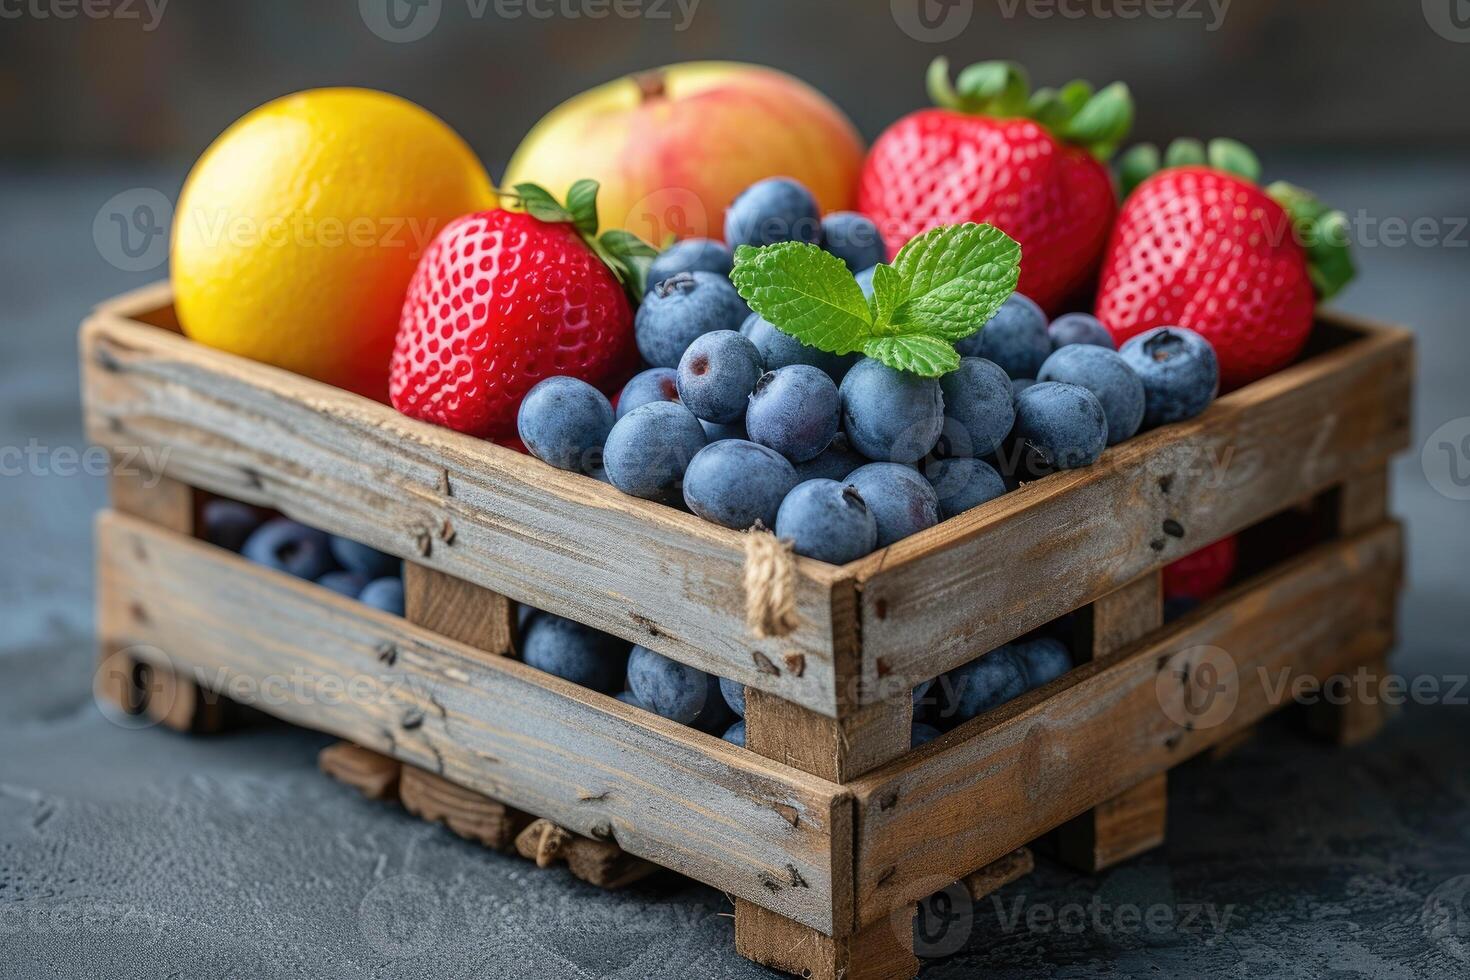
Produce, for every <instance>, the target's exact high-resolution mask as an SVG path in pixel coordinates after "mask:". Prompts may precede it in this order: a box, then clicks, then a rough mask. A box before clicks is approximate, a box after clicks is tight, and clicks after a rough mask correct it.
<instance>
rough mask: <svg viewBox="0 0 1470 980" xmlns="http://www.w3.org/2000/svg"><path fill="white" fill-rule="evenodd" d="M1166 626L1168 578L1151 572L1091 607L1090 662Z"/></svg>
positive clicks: (1156, 572) (1158, 572)
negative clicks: (1165, 595) (1165, 588)
mask: <svg viewBox="0 0 1470 980" xmlns="http://www.w3.org/2000/svg"><path fill="white" fill-rule="evenodd" d="M1163 623H1164V576H1163V573H1162V572H1160V571H1157V570H1156V571H1152V572H1147V573H1145V574H1143V575H1140V576H1139V577H1138V578H1136V579H1134V580H1133V581H1132V582H1129V583H1128V584H1127V585H1125V586H1123V587H1122V588H1120V589H1117V590H1115V591H1113V592H1109V593H1108V594H1107V595H1105V596H1103V597H1102V598H1100V599H1098V600H1097V601H1096V602H1094V603H1093V604H1092V607H1091V633H1092V637H1091V642H1090V643H1089V644H1088V645H1087V646H1088V650H1089V651H1090V654H1091V655H1090V656H1089V657H1088V658H1087V659H1089V660H1100V659H1101V658H1103V657H1106V656H1108V655H1109V654H1112V653H1116V652H1117V651H1119V650H1121V649H1123V648H1124V647H1126V646H1127V645H1128V644H1130V643H1133V642H1134V641H1136V640H1138V639H1141V638H1142V637H1144V636H1147V635H1148V634H1149V633H1152V632H1153V631H1154V630H1156V629H1158V628H1159V627H1160V626H1162V625H1163Z"/></svg>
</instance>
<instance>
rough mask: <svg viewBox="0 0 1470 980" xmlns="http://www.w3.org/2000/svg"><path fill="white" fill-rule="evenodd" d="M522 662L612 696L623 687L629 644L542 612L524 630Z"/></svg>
mask: <svg viewBox="0 0 1470 980" xmlns="http://www.w3.org/2000/svg"><path fill="white" fill-rule="evenodd" d="M521 659H523V660H524V661H525V662H526V664H527V665H529V666H531V667H535V668H536V669H537V670H544V671H545V672H546V673H548V674H555V675H556V676H557V677H561V678H565V679H566V680H569V681H571V682H572V683H573V684H580V685H582V686H583V687H589V688H591V689H592V690H594V691H601V692H603V693H604V694H612V693H614V692H616V691H618V690H620V689H621V688H622V686H623V676H624V674H625V672H626V668H627V663H628V644H627V643H624V642H623V641H622V640H620V639H618V638H617V637H615V636H609V635H608V634H607V633H602V632H599V631H598V630H595V629H593V628H592V627H590V626H583V625H582V624H581V623H576V622H573V621H572V620H570V619H563V618H562V617H560V616H553V615H552V614H551V613H542V614H541V615H540V616H537V617H536V618H535V619H533V620H531V625H530V626H529V627H528V628H527V629H526V634H525V637H524V638H523V641H522V643H521ZM639 700H640V701H642V698H639Z"/></svg>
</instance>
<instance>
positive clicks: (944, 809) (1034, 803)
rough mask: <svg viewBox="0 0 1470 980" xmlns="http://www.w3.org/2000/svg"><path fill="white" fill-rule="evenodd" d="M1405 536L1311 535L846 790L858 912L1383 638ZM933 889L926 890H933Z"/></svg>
mask: <svg viewBox="0 0 1470 980" xmlns="http://www.w3.org/2000/svg"><path fill="white" fill-rule="evenodd" d="M1401 539H1402V532H1401V530H1400V528H1399V527H1398V526H1397V525H1396V524H1385V525H1381V526H1380V527H1378V528H1375V529H1373V530H1371V531H1368V532H1366V533H1363V534H1360V535H1357V536H1355V537H1353V538H1350V539H1347V540H1345V541H1341V542H1335V543H1330V544H1326V545H1323V546H1321V547H1319V548H1316V549H1313V550H1312V551H1311V552H1308V553H1307V554H1305V555H1303V556H1301V557H1300V558H1299V559H1297V560H1294V561H1292V562H1289V563H1287V564H1285V565H1283V566H1281V567H1280V568H1278V569H1277V570H1275V571H1273V572H1270V573H1268V574H1266V575H1263V576H1260V577H1258V578H1256V579H1253V580H1251V581H1248V582H1245V583H1242V584H1241V585H1240V586H1238V587H1236V588H1235V589H1232V590H1231V591H1229V592H1227V593H1226V594H1225V595H1223V596H1221V597H1220V598H1219V599H1217V600H1215V601H1214V602H1212V603H1210V604H1208V605H1207V606H1205V607H1202V608H1201V609H1199V610H1196V611H1195V612H1194V613H1191V614H1189V615H1188V616H1186V617H1184V618H1183V619H1181V620H1179V621H1178V622H1176V623H1174V624H1172V625H1171V626H1169V627H1167V628H1165V630H1163V631H1162V632H1161V633H1159V634H1156V635H1154V636H1152V637H1150V638H1148V639H1147V640H1144V641H1142V642H1140V643H1137V644H1134V645H1132V646H1130V647H1127V648H1125V649H1124V650H1123V651H1121V652H1119V653H1117V654H1115V655H1113V656H1110V657H1105V658H1103V659H1101V660H1098V661H1095V662H1093V663H1090V664H1083V665H1081V666H1079V667H1077V668H1076V669H1074V670H1073V671H1072V672H1071V673H1070V674H1069V675H1067V677H1066V678H1064V679H1063V681H1062V682H1061V686H1060V688H1059V689H1058V688H1056V687H1053V686H1051V685H1049V686H1048V687H1047V688H1043V689H1041V690H1039V691H1034V692H1031V693H1029V694H1027V695H1023V696H1022V697H1021V698H1018V699H1017V700H1016V701H1014V702H1011V703H1010V704H1008V705H1006V706H1004V707H1002V708H1000V709H998V710H997V711H995V712H992V713H990V714H988V715H985V716H983V717H981V718H977V719H975V720H974V721H972V722H970V723H967V724H966V725H964V726H961V727H960V728H959V729H956V730H955V731H953V732H950V733H949V734H947V735H946V736H945V737H944V738H942V739H940V740H938V741H936V742H932V743H930V744H929V745H926V746H922V747H921V748H919V749H917V750H915V751H914V752H913V753H911V754H909V755H908V756H906V757H904V758H903V759H901V760H899V761H898V762H896V763H893V764H890V765H888V766H886V767H884V768H883V769H881V770H879V771H877V772H874V773H871V774H869V775H868V776H865V777H863V778H861V779H859V780H857V781H856V782H855V783H851V784H849V787H848V788H849V789H850V790H851V791H852V792H853V794H854V796H855V797H856V799H857V812H858V846H857V865H856V873H857V881H858V891H857V902H858V922H859V923H860V924H861V923H866V922H872V921H875V920H877V919H879V918H881V917H883V916H885V915H887V914H888V911H889V910H890V909H892V908H894V907H896V906H899V905H900V904H902V903H904V902H908V901H912V900H914V899H916V898H919V897H922V892H923V890H924V889H925V888H926V887H928V886H929V885H930V883H932V882H933V881H934V880H935V878H936V877H938V876H942V875H944V874H950V875H954V874H955V873H956V872H963V871H964V870H965V869H967V868H969V869H975V868H979V867H982V866H984V865H986V864H989V863H990V862H991V861H994V860H996V859H998V858H1000V857H1001V856H1003V855H1005V854H1007V853H1009V852H1010V851H1012V850H1014V849H1015V848H1016V847H1019V846H1021V845H1022V844H1025V843H1026V842H1028V841H1030V840H1032V839H1034V838H1035V837H1037V836H1038V835H1039V834H1041V833H1043V832H1045V831H1046V830H1049V829H1050V828H1052V827H1056V826H1058V825H1060V824H1061V823H1062V822H1064V821H1066V820H1068V819H1071V818H1072V817H1074V816H1076V815H1077V814H1079V813H1081V812H1083V811H1085V810H1087V809H1089V808H1091V807H1095V806H1097V805H1098V804H1100V803H1102V802H1104V801H1106V800H1108V799H1111V798H1113V797H1115V796H1117V795H1118V794H1120V793H1122V792H1124V791H1125V790H1127V789H1129V788H1130V787H1133V786H1136V785H1138V784H1139V783H1140V782H1142V781H1143V780H1145V779H1147V778H1149V777H1150V776H1153V775H1155V774H1157V773H1161V772H1165V771H1167V770H1168V769H1170V768H1172V767H1173V766H1175V765H1177V764H1178V763H1180V762H1182V761H1184V760H1185V759H1188V758H1190V757H1192V756H1194V755H1195V754H1197V753H1199V752H1202V751H1204V750H1205V749H1207V748H1209V747H1210V746H1212V745H1214V744H1216V743H1218V742H1220V741H1222V740H1223V739H1225V738H1228V737H1229V736H1230V735H1231V734H1232V733H1234V732H1236V731H1239V730H1240V729H1242V728H1244V727H1247V726H1249V725H1251V724H1254V723H1255V722H1256V721H1257V720H1258V719H1260V718H1261V717H1263V716H1264V715H1266V714H1267V713H1269V712H1272V711H1275V710H1277V709H1279V708H1281V707H1284V706H1286V705H1287V704H1289V703H1290V702H1291V687H1290V685H1291V682H1292V680H1293V679H1294V678H1311V679H1317V680H1320V679H1323V678H1326V677H1328V676H1331V675H1332V674H1334V673H1337V672H1339V671H1341V670H1343V669H1345V668H1347V667H1350V666H1352V665H1355V664H1362V663H1365V662H1370V661H1372V660H1374V659H1377V658H1380V657H1382V655H1383V652H1384V650H1386V649H1387V647H1388V646H1389V645H1390V644H1391V643H1392V636H1393V615H1394V613H1393V598H1394V595H1395V592H1396V590H1397V588H1398V585H1399V581H1400V576H1401V555H1402V540H1401ZM930 890H932V888H930Z"/></svg>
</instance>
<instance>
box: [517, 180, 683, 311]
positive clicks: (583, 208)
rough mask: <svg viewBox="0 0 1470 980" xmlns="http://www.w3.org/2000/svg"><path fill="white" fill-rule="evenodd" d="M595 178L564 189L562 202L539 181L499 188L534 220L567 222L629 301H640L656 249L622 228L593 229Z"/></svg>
mask: <svg viewBox="0 0 1470 980" xmlns="http://www.w3.org/2000/svg"><path fill="white" fill-rule="evenodd" d="M600 186H601V185H600V184H598V182H597V181H595V180H579V181H577V182H576V183H575V184H573V185H572V186H571V188H570V189H568V191H567V200H566V203H565V204H563V203H562V202H560V201H558V200H557V199H556V197H555V196H554V195H553V194H552V193H551V192H550V191H548V190H547V189H546V188H544V187H542V186H541V185H539V184H516V185H515V187H514V188H512V189H511V190H510V191H501V192H500V197H501V199H502V200H506V201H511V202H513V203H515V204H518V205H519V206H520V208H521V210H523V211H525V212H526V213H527V214H529V215H530V216H531V217H533V218H535V219H537V220H538V221H545V222H549V223H552V224H570V225H571V226H572V227H573V228H575V229H576V231H577V234H578V235H579V236H580V237H581V239H582V241H583V242H585V243H586V245H587V247H588V248H590V249H591V250H592V252H593V254H594V255H596V256H597V257H598V258H599V259H600V260H602V263H603V264H604V265H606V266H607V267H608V269H610V270H611V271H612V274H613V275H614V276H615V277H616V278H617V280H618V282H620V283H622V285H623V288H624V289H626V290H627V291H628V295H629V296H630V297H632V300H633V302H634V303H635V304H636V303H641V302H642V301H643V293H644V291H645V290H646V289H647V287H648V266H649V264H650V263H651V262H653V259H654V257H655V256H657V255H658V250H657V249H655V248H654V247H653V246H652V245H650V244H648V243H647V242H645V241H644V240H643V239H641V238H639V237H638V236H637V235H635V234H633V233H632V232H631V231H625V230H623V229H622V228H610V229H608V230H607V231H605V232H603V233H602V234H601V235H599V234H598V233H597V191H598V189H599V187H600Z"/></svg>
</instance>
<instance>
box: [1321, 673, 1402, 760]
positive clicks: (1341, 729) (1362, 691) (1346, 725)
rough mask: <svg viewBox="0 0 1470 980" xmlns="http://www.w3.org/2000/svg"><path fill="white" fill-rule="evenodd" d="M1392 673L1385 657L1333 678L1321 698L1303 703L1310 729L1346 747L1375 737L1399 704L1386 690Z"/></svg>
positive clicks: (1325, 687) (1325, 686)
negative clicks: (1394, 702)
mask: <svg viewBox="0 0 1470 980" xmlns="http://www.w3.org/2000/svg"><path fill="white" fill-rule="evenodd" d="M1390 676H1391V674H1390V672H1389V666H1388V661H1387V660H1386V659H1384V660H1379V661H1375V662H1374V663H1370V664H1364V665H1362V666H1360V667H1358V669H1357V670H1355V671H1353V672H1351V673H1345V674H1340V675H1338V676H1337V677H1335V678H1333V679H1332V681H1331V682H1329V684H1328V685H1324V693H1323V696H1322V697H1321V698H1320V699H1319V700H1316V701H1314V702H1313V703H1310V704H1305V705H1303V706H1302V708H1303V712H1302V714H1303V715H1304V716H1305V718H1306V726H1307V730H1308V731H1309V732H1311V733H1312V734H1314V735H1316V736H1317V737H1318V738H1323V739H1326V740H1327V741H1330V742H1332V743H1333V744H1335V745H1341V746H1343V747H1350V746H1354V745H1361V744H1363V743H1364V742H1367V741H1370V740H1371V739H1373V738H1375V737H1376V736H1377V735H1378V733H1379V732H1381V731H1383V726H1384V725H1386V724H1388V720H1389V718H1390V717H1391V716H1392V715H1393V714H1394V710H1395V707H1396V705H1394V704H1392V703H1391V700H1392V699H1391V698H1385V696H1384V691H1383V684H1384V681H1385V680H1386V679H1387V678H1389V677H1390ZM1400 696H1401V695H1400Z"/></svg>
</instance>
